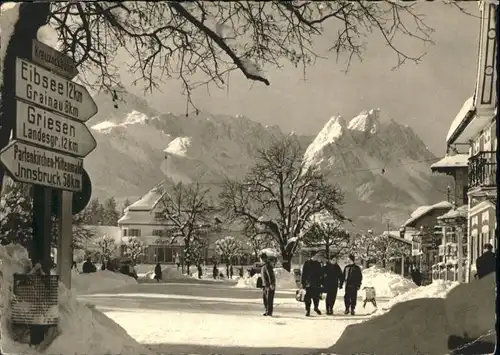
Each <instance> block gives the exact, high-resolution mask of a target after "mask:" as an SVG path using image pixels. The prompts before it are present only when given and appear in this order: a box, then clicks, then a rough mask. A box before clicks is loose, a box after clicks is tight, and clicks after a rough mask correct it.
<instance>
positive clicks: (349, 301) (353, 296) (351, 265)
mask: <svg viewBox="0 0 500 355" xmlns="http://www.w3.org/2000/svg"><path fill="white" fill-rule="evenodd" d="M343 277H344V285H345V294H344V304H345V312H344V314H349V311H350V312H351V315H354V314H355V310H356V301H357V298H358V290H359V288H360V287H361V282H362V281H363V275H362V273H361V269H360V268H359V266H358V265H357V264H356V263H355V262H354V255H353V254H350V255H349V258H348V259H347V266H346V267H345V268H344V275H343Z"/></svg>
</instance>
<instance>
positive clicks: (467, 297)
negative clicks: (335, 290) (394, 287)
mask: <svg viewBox="0 0 500 355" xmlns="http://www.w3.org/2000/svg"><path fill="white" fill-rule="evenodd" d="M494 327H495V273H492V274H491V275H489V276H487V277H485V278H483V279H481V280H477V281H476V280H474V281H472V282H471V283H467V284H461V285H459V286H456V287H454V288H453V289H452V290H451V291H450V292H449V293H448V295H447V296H446V298H444V299H443V298H420V299H416V300H411V301H407V302H402V303H398V304H396V305H394V307H392V308H391V309H390V310H389V312H387V313H385V314H382V315H381V316H379V317H374V318H371V319H370V320H368V321H366V322H363V323H360V324H356V325H352V326H349V327H347V328H346V330H345V331H344V333H343V334H342V336H341V337H340V339H339V340H338V341H337V342H336V343H335V345H334V346H332V347H331V348H330V349H328V353H336V354H352V353H363V352H366V353H370V354H396V353H399V354H416V353H419V354H422V353H424V354H448V353H450V350H452V349H448V339H449V337H450V336H451V335H454V336H459V337H466V338H469V339H470V338H472V339H476V338H478V337H481V336H484V335H486V334H489V335H488V336H487V337H484V338H482V339H481V340H483V341H489V342H491V343H494V341H495V334H494Z"/></svg>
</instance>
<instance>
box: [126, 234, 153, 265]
mask: <svg viewBox="0 0 500 355" xmlns="http://www.w3.org/2000/svg"><path fill="white" fill-rule="evenodd" d="M146 248H147V245H146V244H144V243H143V242H142V241H140V240H138V239H136V238H131V239H129V240H128V241H127V243H125V250H124V255H125V256H126V257H129V258H130V259H131V260H132V262H133V263H134V264H136V263H137V261H138V260H139V258H140V257H141V256H143V255H144V254H145V252H146Z"/></svg>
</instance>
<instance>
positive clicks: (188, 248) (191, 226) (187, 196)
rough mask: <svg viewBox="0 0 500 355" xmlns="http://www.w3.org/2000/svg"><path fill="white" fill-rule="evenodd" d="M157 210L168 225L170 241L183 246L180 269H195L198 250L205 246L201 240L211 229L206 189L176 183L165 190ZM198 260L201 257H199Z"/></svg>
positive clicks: (211, 206)
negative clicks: (180, 241)
mask: <svg viewBox="0 0 500 355" xmlns="http://www.w3.org/2000/svg"><path fill="white" fill-rule="evenodd" d="M163 190H164V191H163V193H162V198H161V200H160V203H159V208H160V209H161V211H160V212H161V213H162V216H163V218H164V219H166V221H167V222H169V223H170V226H169V228H168V231H167V232H168V233H167V235H169V238H170V240H171V241H172V242H173V241H175V240H179V239H181V240H182V241H183V244H184V258H183V259H182V262H183V265H182V266H183V268H184V264H186V266H187V269H188V271H189V268H190V266H191V265H197V264H198V263H199V261H198V260H197V259H199V257H198V256H197V255H198V254H200V252H201V251H200V250H199V248H200V247H203V246H206V243H205V242H204V239H206V238H207V234H208V232H209V231H210V230H211V229H212V228H213V223H212V221H213V216H214V215H213V214H214V211H215V210H214V207H213V205H212V203H211V202H210V200H209V197H208V192H209V189H203V188H202V187H201V186H200V184H198V183H196V184H192V185H184V184H182V183H178V184H176V185H174V186H172V187H171V188H169V187H167V186H165V187H164V189H163ZM200 257H201V256H200Z"/></svg>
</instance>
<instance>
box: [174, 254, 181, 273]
mask: <svg viewBox="0 0 500 355" xmlns="http://www.w3.org/2000/svg"><path fill="white" fill-rule="evenodd" d="M174 262H175V265H177V270H179V268H180V267H181V258H180V256H179V253H175V258H174Z"/></svg>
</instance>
